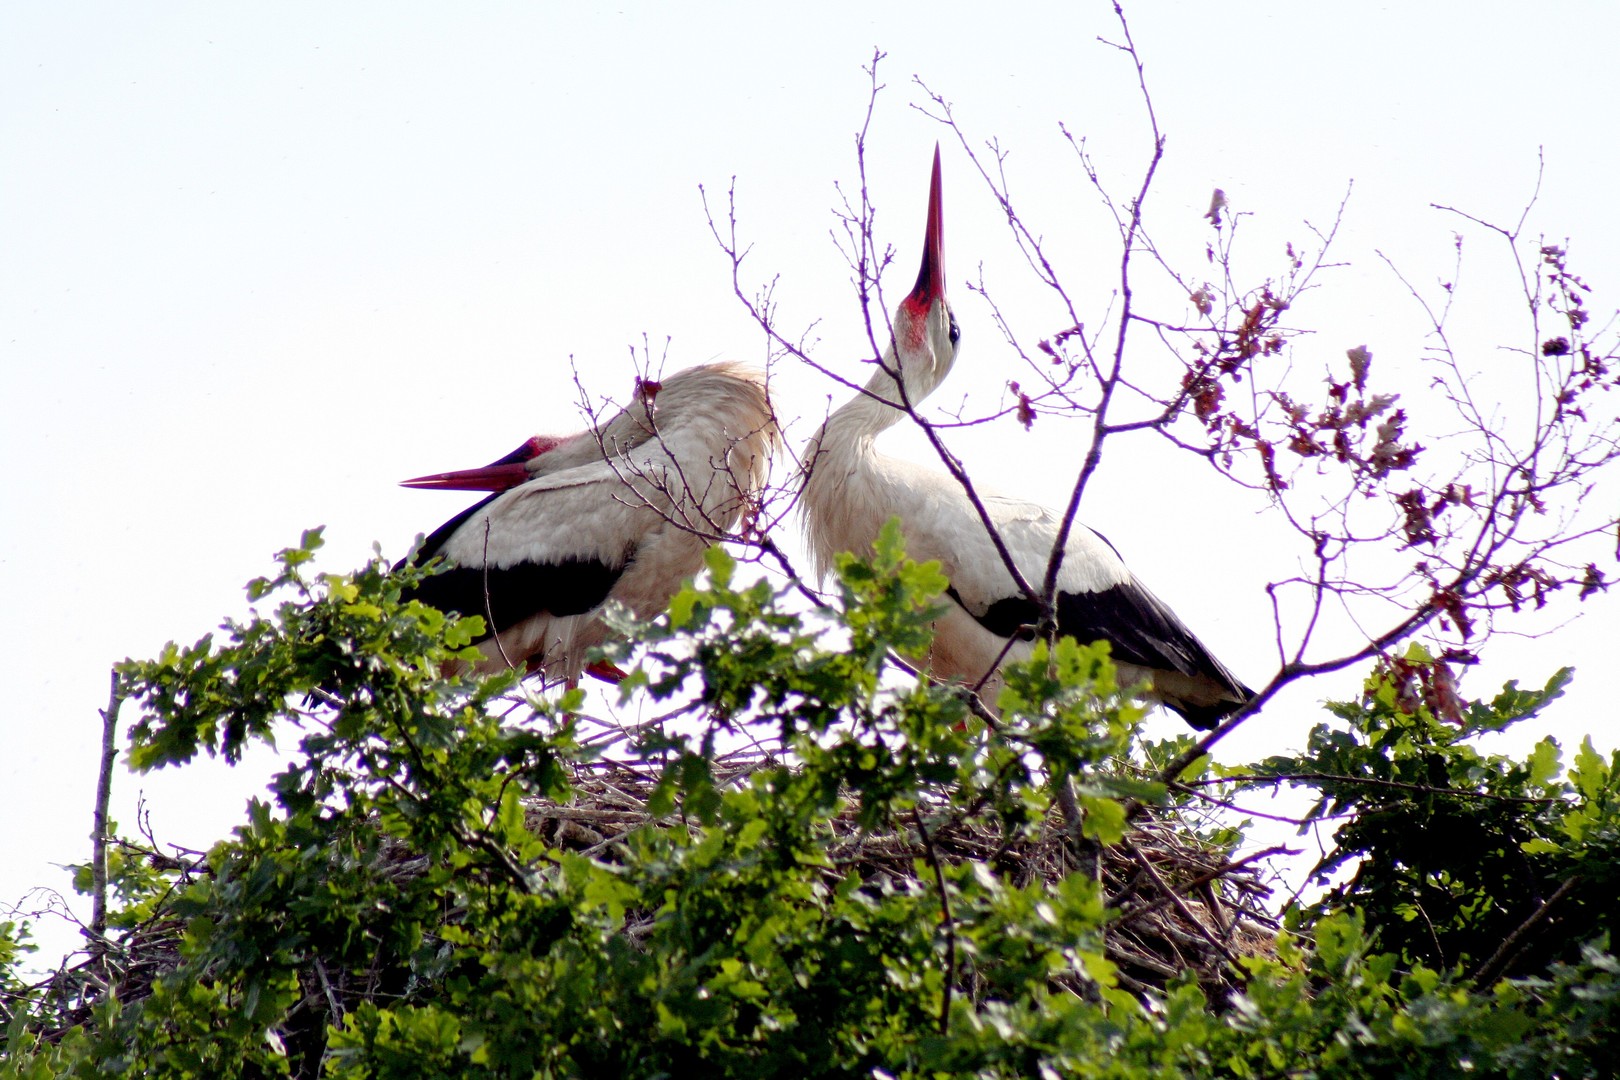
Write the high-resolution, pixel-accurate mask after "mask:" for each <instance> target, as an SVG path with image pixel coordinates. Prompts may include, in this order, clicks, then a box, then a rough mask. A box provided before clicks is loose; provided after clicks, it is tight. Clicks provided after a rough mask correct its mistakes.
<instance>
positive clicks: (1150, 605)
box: [946, 582, 1253, 727]
mask: <svg viewBox="0 0 1620 1080" xmlns="http://www.w3.org/2000/svg"><path fill="white" fill-rule="evenodd" d="M946 591H947V592H948V593H949V595H950V597H951V599H952V600H955V601H956V602H957V603H958V604H960V605H961V606H962V608H963V610H965V611H966V612H967V613H968V614H969V615H972V616H973V618H974V619H975V620H976V621H977V622H978V623H979V625H980V626H982V627H984V628H985V629H986V630H988V631H990V632H991V633H992V634H995V635H997V636H998V637H1004V638H1010V637H1015V636H1016V637H1017V638H1019V639H1020V640H1024V641H1028V640H1030V639H1032V638H1033V637H1034V636H1035V632H1034V629H1033V628H1034V625H1035V623H1036V622H1038V621H1039V619H1040V609H1039V608H1038V607H1037V606H1036V605H1035V604H1034V603H1033V602H1031V601H1030V600H1029V599H1028V598H1027V597H1023V596H1008V597H1003V598H1002V599H1000V600H997V601H996V602H995V603H993V604H991V605H990V606H989V607H988V608H986V609H985V611H984V612H983V614H980V613H978V612H975V611H974V610H973V609H972V608H971V607H969V606H968V605H967V604H966V603H964V602H963V600H962V597H961V594H959V593H958V592H957V591H956V589H955V588H950V589H948V590H946ZM1057 621H1058V633H1059V634H1062V635H1065V636H1068V637H1072V638H1074V639H1075V640H1077V641H1083V642H1087V643H1089V642H1093V641H1106V642H1108V644H1109V646H1110V648H1111V650H1112V652H1113V655H1114V659H1116V660H1119V661H1122V662H1124V663H1128V664H1135V665H1136V666H1138V667H1144V668H1149V669H1157V670H1161V671H1178V672H1180V673H1181V674H1183V675H1187V676H1190V677H1195V678H1204V679H1209V680H1211V681H1212V682H1214V683H1216V684H1217V685H1220V686H1222V687H1224V688H1225V689H1226V690H1227V691H1229V692H1230V693H1231V694H1233V695H1234V697H1235V698H1236V699H1237V700H1239V701H1243V700H1247V699H1248V698H1250V697H1252V696H1253V691H1251V690H1249V688H1248V687H1246V686H1244V685H1243V684H1242V683H1240V682H1238V681H1237V679H1236V678H1235V677H1233V675H1232V673H1231V672H1229V671H1227V670H1226V667H1225V666H1224V665H1223V664H1222V663H1221V662H1220V661H1219V660H1216V659H1215V657H1213V656H1212V655H1210V652H1209V650H1208V649H1206V648H1205V647H1204V644H1203V642H1201V641H1199V640H1198V639H1197V638H1196V637H1194V636H1193V632H1192V631H1191V630H1189V629H1187V627H1186V625H1185V624H1183V623H1182V621H1181V620H1180V619H1178V618H1177V617H1176V615H1175V613H1174V612H1172V611H1171V610H1170V609H1169V608H1167V607H1165V606H1164V603H1163V602H1162V601H1160V600H1159V598H1158V597H1156V596H1154V595H1153V594H1152V593H1151V592H1149V591H1148V590H1146V589H1144V588H1143V587H1142V586H1141V585H1139V584H1137V583H1135V582H1126V583H1124V584H1120V585H1114V586H1111V587H1109V588H1107V589H1100V590H1098V591H1096V592H1083V593H1073V592H1062V593H1059V594H1058V597H1057ZM1167 704H1169V705H1170V707H1171V708H1173V709H1175V710H1176V711H1177V712H1180V713H1181V714H1182V715H1183V716H1185V717H1186V718H1187V719H1188V720H1189V721H1190V722H1192V723H1193V724H1194V725H1195V726H1199V727H1208V726H1210V723H1209V722H1208V717H1205V716H1203V715H1202V714H1203V713H1204V712H1208V713H1209V714H1210V716H1213V717H1216V718H1218V717H1219V716H1221V715H1224V714H1225V713H1229V712H1231V711H1233V709H1234V708H1236V706H1235V705H1222V706H1218V707H1214V708H1212V709H1208V710H1198V709H1196V708H1193V707H1190V706H1186V705H1184V704H1182V703H1177V702H1167ZM1189 708H1193V711H1196V712H1199V713H1200V715H1199V716H1197V717H1194V716H1193V715H1191V714H1190V713H1189V711H1188V709H1189ZM1201 721H1203V722H1201Z"/></svg>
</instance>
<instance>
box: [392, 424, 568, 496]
mask: <svg viewBox="0 0 1620 1080" xmlns="http://www.w3.org/2000/svg"><path fill="white" fill-rule="evenodd" d="M564 441H565V440H563V439H559V438H555V437H553V436H550V435H536V436H534V437H533V438H531V439H528V440H527V441H525V442H524V443H523V444H522V445H521V446H519V447H518V448H517V449H516V450H513V451H512V452H511V453H510V454H507V455H506V456H504V457H500V458H496V459H495V460H494V461H492V462H490V463H489V464H488V465H484V466H481V467H479V468H476V469H459V470H457V471H455V472H444V473H433V474H431V475H429V476H418V477H415V478H414V479H411V480H401V481H400V482H399V486H400V487H408V488H428V489H440V490H444V491H506V490H508V489H510V488H515V487H517V486H518V485H519V484H522V483H525V482H527V481H528V480H529V479H530V478H531V477H532V476H533V475H534V474H533V473H532V472H530V471H529V462H531V461H533V460H534V459H535V458H537V457H539V456H540V455H541V454H544V453H545V452H546V451H547V450H553V449H555V448H556V447H557V446H559V445H561V444H562V443H563V442H564Z"/></svg>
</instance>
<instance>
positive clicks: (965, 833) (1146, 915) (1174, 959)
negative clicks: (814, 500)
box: [528, 751, 1278, 1001]
mask: <svg viewBox="0 0 1620 1080" xmlns="http://www.w3.org/2000/svg"><path fill="white" fill-rule="evenodd" d="M774 763H775V762H774V760H773V759H772V758H770V757H767V756H765V755H763V754H760V753H757V752H746V751H745V752H738V753H735V754H731V755H728V756H726V757H724V758H721V759H720V760H719V761H718V762H716V766H715V780H716V782H717V784H719V785H721V786H725V785H728V784H737V783H740V782H742V781H743V780H745V779H746V778H747V776H748V775H749V774H750V773H752V772H753V771H754V770H755V769H756V768H758V767H760V766H761V765H764V764H774ZM654 783H655V777H654V776H653V775H652V774H651V773H650V772H643V771H641V770H639V769H636V768H634V767H628V766H622V765H609V766H604V767H598V768H594V769H593V768H582V769H580V770H579V772H578V775H577V776H576V778H575V783H574V792H573V797H572V798H571V799H569V800H568V802H566V803H562V804H553V803H536V804H534V805H532V806H531V807H530V809H529V814H528V821H529V826H530V828H531V829H532V830H534V831H535V832H536V833H537V834H538V835H540V836H542V837H544V838H545V839H546V840H547V841H548V842H549V843H552V844H554V845H556V846H557V847H559V848H562V849H564V850H572V851H577V852H580V853H582V854H585V855H589V856H592V857H595V858H603V859H607V860H611V859H612V857H613V855H612V852H613V848H614V846H615V844H616V843H617V842H618V841H619V840H620V839H621V838H622V837H624V836H625V835H626V834H627V833H630V832H633V831H634V830H636V829H640V828H645V827H648V826H650V825H658V824H661V825H664V826H666V827H667V826H670V825H673V824H674V823H673V822H671V821H668V820H665V821H663V822H659V821H657V820H656V819H654V818H653V816H652V815H651V814H650V813H649V812H648V810H647V799H648V797H649V796H650V795H651V792H652V788H653V785H654ZM857 810H858V808H857V807H856V806H854V805H849V806H846V808H845V809H844V811H843V813H841V814H840V815H839V816H838V817H836V818H834V819H833V821H832V826H833V836H832V838H831V840H830V841H829V842H828V845H827V855H828V861H829V863H830V864H831V865H832V867H834V868H835V869H834V870H831V871H829V873H838V874H845V873H848V872H849V871H850V870H851V869H853V870H854V871H855V872H856V873H857V874H859V875H860V877H861V878H862V879H863V880H865V881H868V882H871V883H873V884H878V883H881V882H883V881H884V880H885V879H887V880H888V881H890V882H895V883H899V882H904V883H907V884H909V885H912V886H914V887H921V888H930V889H931V888H933V887H934V885H933V881H932V878H931V876H929V874H928V870H927V866H928V863H929V860H930V859H937V860H938V861H939V862H940V863H942V864H947V865H953V864H959V863H964V862H981V863H985V864H987V865H989V866H991V867H992V868H993V869H995V870H996V871H998V872H1001V873H1007V874H1010V876H1011V880H1012V882H1013V883H1014V884H1016V885H1019V886H1025V885H1028V884H1030V883H1032V882H1036V881H1046V882H1052V883H1055V882H1057V881H1059V880H1061V879H1062V878H1063V877H1065V876H1067V875H1068V874H1071V873H1075V872H1083V873H1086V874H1088V875H1089V876H1093V877H1096V878H1098V879H1099V880H1100V882H1101V884H1102V886H1103V890H1104V895H1105V896H1106V897H1107V898H1108V906H1109V908H1110V910H1111V911H1112V912H1113V914H1114V918H1113V919H1112V921H1111V922H1110V923H1109V925H1108V927H1107V930H1106V933H1105V935H1104V948H1105V952H1106V955H1107V956H1108V958H1109V959H1110V960H1112V961H1113V962H1114V963H1115V964H1116V965H1117V966H1118V969H1119V979H1120V983H1121V985H1123V986H1125V987H1126V988H1128V989H1130V990H1132V991H1135V992H1138V993H1142V992H1146V991H1152V990H1162V989H1164V988H1165V987H1166V986H1167V985H1168V984H1169V983H1170V982H1171V981H1172V980H1174V979H1176V978H1178V977H1180V976H1183V975H1186V974H1191V975H1193V976H1194V977H1196V978H1197V980H1198V982H1199V983H1200V984H1201V985H1202V986H1203V987H1204V988H1205V990H1206V991H1207V992H1209V993H1210V996H1211V998H1212V999H1214V1000H1217V1001H1219V1000H1224V999H1225V997H1226V995H1227V992H1228V991H1231V990H1233V989H1236V988H1237V987H1238V984H1239V979H1240V977H1241V973H1240V972H1239V971H1238V970H1236V963H1237V961H1238V960H1239V959H1240V958H1241V957H1244V956H1255V955H1270V954H1271V953H1272V951H1273V939H1274V938H1275V935H1276V931H1277V925H1278V924H1277V922H1276V920H1275V919H1274V918H1272V916H1271V915H1269V914H1268V913H1267V911H1266V909H1265V901H1266V899H1267V898H1268V897H1269V896H1270V889H1269V888H1268V887H1267V886H1266V885H1265V884H1264V882H1263V868H1262V866H1261V864H1260V861H1259V858H1258V857H1256V856H1250V857H1248V858H1241V859H1237V860H1235V861H1234V860H1233V859H1231V858H1230V857H1229V852H1228V851H1227V849H1226V848H1224V847H1222V846H1219V845H1217V844H1215V843H1213V842H1211V841H1208V840H1206V839H1203V838H1202V837H1200V836H1199V835H1198V833H1197V831H1196V830H1195V828H1194V827H1193V825H1192V824H1191V823H1190V822H1188V821H1184V820H1182V819H1181V818H1180V816H1179V815H1178V814H1177V813H1176V812H1174V811H1151V810H1150V811H1148V812H1147V813H1145V814H1143V815H1141V816H1139V817H1138V818H1137V819H1136V820H1135V821H1134V822H1133V823H1132V826H1131V828H1130V830H1129V832H1128V833H1127V835H1126V836H1125V839H1124V841H1123V842H1122V843H1119V844H1114V845H1101V844H1093V843H1090V842H1087V841H1078V842H1077V841H1076V839H1075V837H1076V833H1077V830H1075V829H1072V828H1071V827H1070V823H1069V822H1068V821H1067V820H1066V819H1065V816H1064V814H1063V811H1062V810H1061V809H1059V808H1054V809H1053V811H1052V813H1051V815H1050V817H1049V819H1048V821H1047V822H1046V827H1045V828H1043V829H1042V830H1041V831H1040V834H1039V835H1038V836H1037V837H1036V838H1035V839H1033V840H1026V839H1018V838H1012V839H1009V838H1008V837H1006V836H1005V835H1003V834H1002V832H1001V831H1000V830H998V829H996V828H995V826H994V824H993V823H992V822H991V821H989V820H987V819H985V818H962V817H961V816H959V815H955V814H952V813H950V808H949V807H946V806H943V805H941V806H936V807H928V806H926V805H925V806H924V807H923V809H922V811H921V813H920V814H919V819H920V821H921V824H922V829H923V830H926V832H927V839H926V842H925V840H924V837H923V833H922V831H920V830H919V829H918V828H917V825H916V824H914V823H909V822H900V823H897V826H896V827H894V828H891V829H886V830H873V829H869V828H865V827H863V826H862V825H861V824H860V823H859V822H858V821H857ZM931 811H932V812H931ZM651 919H652V915H651V913H645V914H643V915H641V916H639V921H640V922H651ZM637 925H638V917H637V916H634V915H632V916H630V922H629V925H628V926H627V930H629V931H630V932H631V933H632V936H636V935H635V930H636V928H637Z"/></svg>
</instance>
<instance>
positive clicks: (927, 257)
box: [911, 143, 945, 305]
mask: <svg viewBox="0 0 1620 1080" xmlns="http://www.w3.org/2000/svg"><path fill="white" fill-rule="evenodd" d="M944 295H945V198H944V195H943V193H942V192H941V188H940V182H939V144H938V143H935V144H934V175H933V178H932V179H931V180H930V181H929V185H928V230H927V232H926V233H924V235H923V259H922V270H921V271H919V272H918V274H917V284H916V286H915V287H913V288H912V290H911V298H912V299H913V300H917V301H920V302H922V303H923V304H925V305H926V304H932V303H933V302H934V301H935V300H938V299H941V298H942V297H943V296H944Z"/></svg>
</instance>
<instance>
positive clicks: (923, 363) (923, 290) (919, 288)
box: [893, 144, 961, 405]
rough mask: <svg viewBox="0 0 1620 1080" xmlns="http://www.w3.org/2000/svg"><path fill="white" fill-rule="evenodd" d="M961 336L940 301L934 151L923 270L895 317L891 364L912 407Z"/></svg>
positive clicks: (946, 368)
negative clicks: (897, 368) (898, 371)
mask: <svg viewBox="0 0 1620 1080" xmlns="http://www.w3.org/2000/svg"><path fill="white" fill-rule="evenodd" d="M960 337H961V334H960V332H959V331H958V330H957V328H956V316H955V315H953V314H952V313H951V305H950V302H949V301H948V300H946V299H945V206H944V199H943V197H942V194H941V191H940V182H939V146H938V145H937V144H936V145H935V146H934V174H933V178H932V180H931V181H930V184H929V188H928V227H927V230H926V232H925V233H924V234H923V257H922V269H921V270H920V271H919V272H918V274H917V284H916V285H915V286H914V287H913V288H912V290H911V293H910V295H908V296H907V297H906V298H905V299H904V300H902V301H900V307H899V309H898V310H897V311H896V312H895V315H894V357H893V359H894V362H895V363H896V364H898V365H899V368H900V373H901V376H902V377H903V378H904V379H905V385H906V395H907V396H908V397H909V398H910V399H911V403H912V404H913V405H915V404H916V403H917V402H919V401H921V400H922V399H923V398H924V397H926V396H927V395H928V394H929V393H931V392H932V391H933V389H934V387H936V386H938V385H939V384H940V383H941V382H942V381H943V380H944V378H945V376H946V375H948V374H950V371H951V365H952V364H954V363H955V362H956V346H957V342H958V340H959V339H960Z"/></svg>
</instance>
